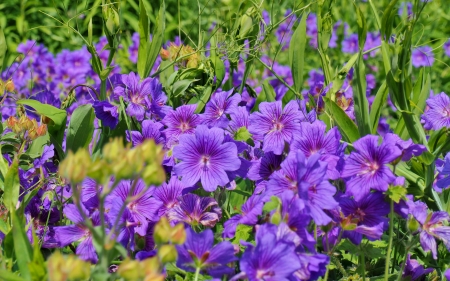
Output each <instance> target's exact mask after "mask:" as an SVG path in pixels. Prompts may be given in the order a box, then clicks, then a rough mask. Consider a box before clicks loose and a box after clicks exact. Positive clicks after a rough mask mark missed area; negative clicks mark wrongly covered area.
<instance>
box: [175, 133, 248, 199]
mask: <svg viewBox="0 0 450 281" xmlns="http://www.w3.org/2000/svg"><path fill="white" fill-rule="evenodd" d="M223 134H224V133H223V130H222V129H219V128H211V129H208V128H207V127H206V126H203V125H201V126H198V127H197V129H196V130H195V134H194V135H186V134H185V135H182V136H181V137H180V143H179V145H177V146H175V147H174V149H173V155H174V157H175V158H176V159H178V160H181V162H180V163H178V164H176V165H175V167H174V172H175V173H176V175H178V176H181V177H182V180H181V181H182V182H183V183H184V184H185V185H186V186H187V187H191V186H193V185H195V184H196V183H197V182H198V181H199V180H200V181H201V183H202V186H203V188H204V189H205V190H206V191H214V190H216V189H217V187H218V186H225V185H226V184H227V183H228V182H229V181H230V180H229V179H228V176H227V173H226V172H231V171H236V170H237V169H239V167H240V166H241V160H239V158H238V156H237V148H236V145H235V144H234V143H232V142H225V143H224V135H223Z"/></svg>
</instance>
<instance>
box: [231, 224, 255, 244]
mask: <svg viewBox="0 0 450 281" xmlns="http://www.w3.org/2000/svg"><path fill="white" fill-rule="evenodd" d="M252 232H253V226H249V225H245V224H239V225H238V226H237V227H236V234H235V235H234V238H233V239H232V240H231V243H233V244H236V245H238V244H239V243H240V241H241V240H242V241H247V242H250V238H251V237H252Z"/></svg>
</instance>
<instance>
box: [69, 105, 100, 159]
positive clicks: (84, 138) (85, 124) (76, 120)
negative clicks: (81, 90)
mask: <svg viewBox="0 0 450 281" xmlns="http://www.w3.org/2000/svg"><path fill="white" fill-rule="evenodd" d="M94 119H95V113H94V109H93V108H92V105H91V104H85V105H82V106H79V107H77V108H76V109H75V111H74V112H73V113H72V117H71V118H70V123H69V128H68V129H67V140H66V153H68V152H69V151H70V150H72V151H73V152H76V151H77V150H78V149H80V148H87V147H88V146H89V143H90V142H91V141H92V135H93V134H94Z"/></svg>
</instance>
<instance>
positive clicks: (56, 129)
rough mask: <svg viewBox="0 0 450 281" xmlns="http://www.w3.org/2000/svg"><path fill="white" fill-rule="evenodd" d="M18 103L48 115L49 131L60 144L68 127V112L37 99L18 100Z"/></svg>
mask: <svg viewBox="0 0 450 281" xmlns="http://www.w3.org/2000/svg"><path fill="white" fill-rule="evenodd" d="M17 104H22V105H28V106H30V107H32V108H33V109H34V110H35V111H36V112H37V113H38V114H40V115H42V116H45V117H48V118H49V119H50V120H51V122H50V123H49V124H47V128H48V132H49V133H50V135H52V136H53V137H54V138H55V140H56V141H57V142H58V144H59V145H61V144H62V141H63V138H64V129H63V128H65V127H66V120H67V113H66V111H64V110H61V109H58V108H56V107H54V106H51V105H49V104H42V103H40V102H39V101H37V100H18V101H17Z"/></svg>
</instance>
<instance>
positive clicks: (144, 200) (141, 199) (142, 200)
mask: <svg viewBox="0 0 450 281" xmlns="http://www.w3.org/2000/svg"><path fill="white" fill-rule="evenodd" d="M153 191H154V188H153V187H149V188H147V187H146V186H145V184H144V182H143V181H142V180H137V181H133V182H132V181H130V180H123V181H121V182H120V183H119V184H118V185H117V187H116V188H115V189H114V190H113V191H112V192H111V194H110V195H109V196H108V197H107V200H106V204H105V205H106V207H107V208H109V209H110V210H111V211H110V212H111V215H110V216H111V219H112V222H114V221H115V220H116V218H117V215H118V213H119V210H120V208H121V207H122V205H123V204H126V203H127V202H128V200H129V198H132V201H130V202H129V203H127V206H126V209H127V210H128V211H129V212H130V213H131V216H132V217H133V219H134V222H136V223H137V226H136V228H135V231H136V233H137V234H139V235H141V236H145V233H146V231H147V227H148V224H149V221H157V220H158V210H159V208H160V207H161V205H162V203H161V202H160V201H158V200H156V199H155V198H154V197H152V195H153Z"/></svg>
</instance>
